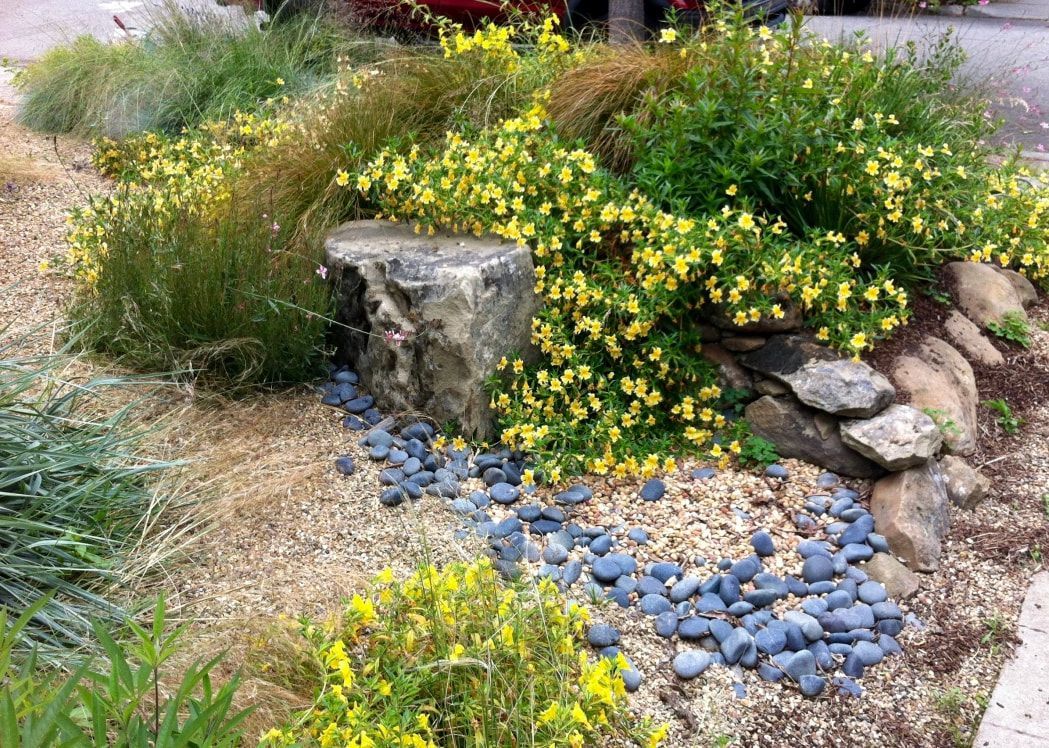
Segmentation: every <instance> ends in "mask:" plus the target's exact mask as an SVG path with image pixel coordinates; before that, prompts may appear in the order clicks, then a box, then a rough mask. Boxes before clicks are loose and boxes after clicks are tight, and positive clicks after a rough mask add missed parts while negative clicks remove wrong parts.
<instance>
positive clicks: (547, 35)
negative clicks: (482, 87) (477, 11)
mask: <svg viewBox="0 0 1049 748" xmlns="http://www.w3.org/2000/svg"><path fill="white" fill-rule="evenodd" d="M560 22H561V21H560V19H559V18H558V17H557V16H554V15H549V16H546V17H545V18H544V19H543V20H542V22H541V23H538V24H537V23H535V22H534V21H532V20H531V19H529V18H527V17H525V18H520V19H516V20H515V21H514V22H513V23H509V24H505V23H504V24H497V23H494V22H493V21H492V20H491V19H487V18H486V19H484V21H483V22H482V24H481V26H480V27H478V28H477V29H475V30H474V32H473V33H472V34H470V33H467V32H466V31H465V30H464V29H463V26H462V24H459V23H451V22H449V21H448V20H447V19H436V23H437V25H438V37H439V39H440V45H441V49H442V50H444V56H445V57H446V58H452V57H469V56H474V57H477V58H479V59H480V60H482V61H483V62H485V63H488V64H492V63H494V64H495V65H496V66H497V67H501V68H502V69H504V70H506V71H507V72H510V73H512V72H514V71H516V70H517V69H518V67H519V66H520V64H521V60H522V55H521V53H520V52H519V51H518V50H517V48H516V47H515V44H518V45H519V44H521V43H527V44H530V45H534V53H533V55H532V56H534V57H535V58H536V59H537V60H538V61H539V62H540V63H541V64H544V63H549V62H553V61H557V60H559V59H563V58H566V57H567V56H568V53H569V52H570V51H571V48H572V47H571V45H570V44H569V43H568V40H567V39H565V37H564V36H562V35H561V34H559V33H558V32H557V27H558V26H559V25H560Z"/></svg>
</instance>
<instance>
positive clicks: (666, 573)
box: [648, 561, 685, 582]
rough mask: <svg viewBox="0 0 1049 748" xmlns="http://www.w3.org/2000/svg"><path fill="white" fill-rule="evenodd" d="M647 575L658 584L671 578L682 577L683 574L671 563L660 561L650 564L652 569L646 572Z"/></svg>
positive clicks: (679, 568) (680, 569) (678, 567)
mask: <svg viewBox="0 0 1049 748" xmlns="http://www.w3.org/2000/svg"><path fill="white" fill-rule="evenodd" d="M648 573H649V574H650V575H651V576H653V577H655V578H656V579H658V580H659V581H660V582H666V581H667V580H668V579H670V578H671V577H680V576H682V575H683V574H684V573H685V572H684V571H683V570H682V568H681V567H680V566H678V565H677V564H675V563H673V562H671V561H660V562H659V563H655V564H652V568H650V569H649V570H648Z"/></svg>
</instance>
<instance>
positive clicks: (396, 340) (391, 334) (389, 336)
mask: <svg viewBox="0 0 1049 748" xmlns="http://www.w3.org/2000/svg"><path fill="white" fill-rule="evenodd" d="M382 337H383V339H385V340H386V342H387V343H393V344H394V345H396V346H398V347H400V345H401V343H403V342H404V341H406V340H407V339H408V333H406V332H405V331H404V330H387V331H386V332H384V333H383V334H382Z"/></svg>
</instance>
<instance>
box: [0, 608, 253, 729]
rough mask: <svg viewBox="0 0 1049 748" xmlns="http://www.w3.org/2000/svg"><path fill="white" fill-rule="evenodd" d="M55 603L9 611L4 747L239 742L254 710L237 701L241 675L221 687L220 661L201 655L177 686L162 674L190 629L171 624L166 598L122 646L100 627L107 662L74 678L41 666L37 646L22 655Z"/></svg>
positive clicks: (2, 667)
mask: <svg viewBox="0 0 1049 748" xmlns="http://www.w3.org/2000/svg"><path fill="white" fill-rule="evenodd" d="M45 609H46V601H44V600H42V601H40V602H39V603H37V604H35V605H33V606H31V607H30V608H28V609H27V610H26V611H25V612H24V613H23V614H22V615H21V616H19V617H18V618H17V619H16V620H14V621H11V622H9V621H8V619H7V610H6V609H5V608H0V678H2V679H3V683H4V688H3V690H2V692H0V736H2V738H3V744H4V747H5V748H45V747H47V746H55V745H62V746H69V747H70V748H109V747H112V746H118V747H120V748H150V746H157V747H158V748H159V746H175V745H188V746H198V747H199V748H234V747H235V746H238V745H240V744H241V737H242V735H241V729H240V725H241V723H242V722H243V721H244V719H245V718H246V717H247V715H248V711H246V710H245V711H237V710H235V709H234V708H233V705H232V702H233V696H234V694H235V692H236V690H237V688H238V686H239V681H238V679H237V678H236V677H234V678H233V679H231V680H229V681H227V682H226V683H225V684H223V685H222V686H221V687H218V688H216V687H215V685H214V684H213V683H212V672H213V671H214V669H215V667H216V666H217V665H218V664H219V661H220V660H219V658H216V659H213V660H210V661H208V662H203V663H201V662H196V663H193V664H192V665H190V666H189V668H188V669H187V670H186V671H185V672H184V673H183V674H182V675H181V677H180V678H179V679H178V682H177V687H176V688H175V689H174V692H169V690H168V688H167V685H166V683H165V684H163V685H162V683H161V681H162V678H163V677H165V676H167V672H166V670H167V668H168V663H169V661H170V659H171V657H172V655H174V654H175V652H176V651H177V648H178V646H179V644H180V639H181V638H182V637H183V635H184V634H185V627H180V628H178V629H175V630H174V631H172V632H166V631H165V609H164V601H163V598H161V599H160V600H159V601H158V603H157V605H156V607H155V608H154V611H153V623H152V626H151V627H150V628H148V629H147V628H143V627H142V626H139V625H138V624H135V623H134V622H131V623H129V625H130V628H131V641H130V642H129V643H127V644H120V643H118V642H117V641H116V640H115V639H114V638H113V637H112V636H111V635H110V634H109V633H108V632H107V630H106V629H105V628H104V627H102V626H98V625H96V626H95V634H96V635H97V636H98V638H99V640H100V641H101V643H102V646H103V648H104V651H105V655H106V656H105V658H104V659H103V661H102V662H101V663H100V664H99V663H96V662H94V661H93V660H89V661H87V662H85V663H84V664H82V665H81V666H80V667H78V668H77V669H76V670H75V671H73V672H72V673H71V674H69V675H64V674H62V673H60V672H58V671H55V670H51V669H48V668H46V667H44V666H42V665H41V664H40V663H39V661H38V660H37V656H36V652H35V651H34V652H32V653H30V654H29V655H28V656H27V657H25V658H23V659H21V661H19V658H17V657H16V656H14V653H15V651H16V650H17V649H18V648H20V647H21V646H22V637H23V635H24V634H25V633H26V631H27V629H28V627H29V626H31V620H32V618H33V617H35V616H39V615H41V614H42V613H43V612H44V610H45Z"/></svg>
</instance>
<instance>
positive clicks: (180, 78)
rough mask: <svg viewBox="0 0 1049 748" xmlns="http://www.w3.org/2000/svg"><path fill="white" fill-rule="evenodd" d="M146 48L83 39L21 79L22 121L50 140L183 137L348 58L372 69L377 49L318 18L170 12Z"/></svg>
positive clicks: (159, 16)
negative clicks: (142, 134)
mask: <svg viewBox="0 0 1049 748" xmlns="http://www.w3.org/2000/svg"><path fill="white" fill-rule="evenodd" d="M146 24H147V25H148V26H149V27H150V28H149V30H148V33H147V35H146V36H145V38H143V39H133V38H131V37H130V35H129V37H128V38H127V39H125V40H121V41H116V42H112V43H106V42H101V41H98V40H96V39H93V38H91V37H79V38H77V39H76V40H74V41H73V42H71V43H70V44H68V45H63V46H59V47H56V48H55V49H53V50H51V51H49V52H48V53H47V54H45V55H44V56H43V57H41V58H40V60H38V61H36V62H34V63H32V64H30V65H29V66H28V67H27V68H26V70H25V71H24V72H22V73H20V74H19V76H18V77H17V79H16V82H17V83H18V84H19V86H20V87H21V89H22V90H23V92H24V96H23V97H22V99H21V101H20V104H19V110H18V118H19V120H20V121H21V122H22V123H23V124H25V125H26V126H28V127H31V128H33V129H36V130H41V131H43V132H76V133H80V134H86V135H109V136H113V137H123V136H126V135H129V134H132V133H135V132H139V131H147V130H148V131H164V132H168V133H172V134H174V133H178V132H179V131H180V130H181V129H182V128H184V127H194V126H196V125H197V124H199V123H201V122H204V121H207V120H210V119H226V118H228V117H231V116H232V115H233V113H234V112H236V111H253V110H254V109H255V108H256V107H257V106H259V104H260V103H261V102H264V101H266V100H270V99H280V98H282V97H287V96H293V95H298V94H302V93H304V92H305V91H308V90H311V89H313V88H315V87H317V86H319V85H321V84H323V83H324V82H325V81H326V80H328V79H329V78H330V77H331V76H332V75H333V74H334V73H335V71H336V69H337V66H338V60H339V59H340V58H352V59H358V60H360V59H370V58H371V56H372V55H373V54H374V52H373V45H372V44H371V42H369V41H367V40H361V39H358V38H356V37H354V36H352V35H348V34H347V32H346V30H345V29H342V28H339V27H338V26H336V25H335V24H333V23H332V22H330V21H328V20H327V19H326V18H325V17H324V16H323V15H319V14H316V13H314V14H309V13H305V14H300V15H298V16H296V17H295V18H294V19H289V20H288V21H287V22H286V23H279V24H273V25H272V26H270V27H269V28H266V29H259V28H257V27H256V26H255V25H254V24H253V23H252V22H251V21H250V19H249V18H248V17H244V18H243V19H240V20H235V19H233V18H231V17H230V16H229V15H227V14H226V13H223V12H221V11H219V10H200V9H195V10H190V9H186V8H183V7H181V6H179V5H177V4H176V3H174V2H170V3H167V4H164V5H163V6H162V7H160V8H159V9H157V10H155V11H153V12H152V14H151V16H150V17H149V18H148V19H147V20H146Z"/></svg>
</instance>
